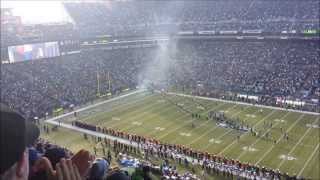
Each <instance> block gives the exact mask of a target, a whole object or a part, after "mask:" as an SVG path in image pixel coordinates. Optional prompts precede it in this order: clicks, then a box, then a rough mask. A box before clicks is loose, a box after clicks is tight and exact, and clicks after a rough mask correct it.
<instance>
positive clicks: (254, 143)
mask: <svg viewBox="0 0 320 180" xmlns="http://www.w3.org/2000/svg"><path fill="white" fill-rule="evenodd" d="M289 114H290V112H287V113H286V114H285V115H283V116H282V117H281V119H284V118H286V117H287V116H288V115H289ZM277 124H279V122H276V123H275V124H274V125H273V127H275V126H277ZM270 131H271V128H270V129H268V130H267V131H266V132H264V133H263V134H262V136H265V135H266V134H267V133H268V132H270ZM260 140H261V138H257V139H256V140H255V141H254V142H253V143H252V144H251V145H250V146H248V147H252V146H254V145H256V144H257V143H258V142H259V141H260ZM246 152H247V151H242V152H241V153H240V154H239V156H238V157H237V158H236V159H240V158H241V157H242V156H243V155H245V154H246Z"/></svg>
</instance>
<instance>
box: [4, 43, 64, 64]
mask: <svg viewBox="0 0 320 180" xmlns="http://www.w3.org/2000/svg"><path fill="white" fill-rule="evenodd" d="M8 55H9V62H10V63H14V62H20V61H29V60H34V59H41V58H50V57H55V56H60V51H59V45H58V42H45V43H37V44H24V45H19V46H9V47H8Z"/></svg>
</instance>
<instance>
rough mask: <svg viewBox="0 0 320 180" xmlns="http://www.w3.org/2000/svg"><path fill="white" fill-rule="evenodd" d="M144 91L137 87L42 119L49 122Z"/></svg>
mask: <svg viewBox="0 0 320 180" xmlns="http://www.w3.org/2000/svg"><path fill="white" fill-rule="evenodd" d="M144 91H146V90H145V89H138V90H135V91H133V92H130V93H128V94H124V95H121V96H118V97H114V98H111V99H107V100H105V101H102V102H98V103H96V104H92V105H89V106H86V107H83V108H79V109H76V110H73V111H71V112H68V113H65V114H61V115H59V116H56V117H53V118H49V119H47V120H44V121H45V122H50V121H55V120H57V119H60V118H64V117H66V116H69V115H72V114H73V113H74V112H81V111H85V110H87V109H91V108H94V107H96V106H100V105H102V104H106V103H109V102H112V101H115V100H119V99H122V98H125V97H127V96H131V95H133V94H137V93H140V92H144Z"/></svg>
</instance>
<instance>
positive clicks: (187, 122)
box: [159, 104, 223, 139]
mask: <svg viewBox="0 0 320 180" xmlns="http://www.w3.org/2000/svg"><path fill="white" fill-rule="evenodd" d="M222 105H223V104H220V105H218V106H216V107H215V109H216V108H218V107H219V106H222ZM209 111H210V110H208V112H209ZM194 121H197V119H191V120H189V121H186V122H184V123H183V125H181V126H179V127H177V128H175V129H173V130H171V131H169V132H168V133H166V134H163V135H161V136H160V137H159V139H162V138H164V137H166V136H167V135H169V134H171V133H172V132H175V131H177V130H179V129H180V128H182V127H184V126H185V125H186V124H189V123H192V122H194Z"/></svg>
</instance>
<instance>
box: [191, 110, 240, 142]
mask: <svg viewBox="0 0 320 180" xmlns="http://www.w3.org/2000/svg"><path fill="white" fill-rule="evenodd" d="M235 107H237V105H233V106H231V107H229V108H227V110H230V109H233V108H235ZM209 111H210V110H209ZM209 111H208V112H209ZM239 112H241V110H240V111H239ZM209 121H211V120H209ZM216 128H218V126H215V127H214V128H213V129H209V130H208V131H206V132H204V133H203V134H202V135H201V136H199V137H197V138H196V139H194V140H192V141H191V142H189V143H188V144H186V145H187V146H189V145H191V144H193V143H195V142H197V141H199V140H200V139H201V138H202V137H204V136H205V135H207V134H208V133H210V132H212V131H213V130H215V129H216Z"/></svg>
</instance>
